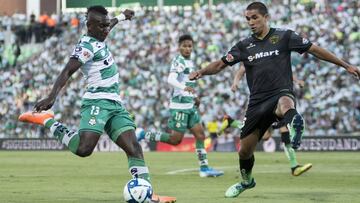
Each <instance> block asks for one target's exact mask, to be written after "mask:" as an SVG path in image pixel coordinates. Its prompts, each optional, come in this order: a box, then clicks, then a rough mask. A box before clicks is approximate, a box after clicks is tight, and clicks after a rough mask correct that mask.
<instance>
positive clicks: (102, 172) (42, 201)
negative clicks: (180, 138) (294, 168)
mask: <svg viewBox="0 0 360 203" xmlns="http://www.w3.org/2000/svg"><path fill="white" fill-rule="evenodd" d="M297 156H298V160H299V161H300V162H301V163H305V162H306V163H307V162H311V163H313V168H312V169H311V170H310V171H309V172H307V173H305V174H303V175H302V176H299V177H293V176H291V175H290V169H289V164H288V162H287V160H286V157H285V155H284V153H260V152H258V153H256V154H255V160H256V161H255V168H254V171H253V174H254V177H255V179H256V181H257V186H256V187H255V188H254V189H251V190H248V191H245V192H244V193H243V194H241V195H240V196H239V197H238V198H235V199H226V198H224V192H225V190H226V188H227V187H228V186H230V185H232V184H234V183H235V182H236V181H238V180H239V177H238V174H239V173H238V172H237V168H238V157H237V154H236V153H235V152H234V153H209V162H210V165H211V166H213V167H215V168H218V169H222V170H224V171H225V175H224V176H222V177H218V178H200V177H199V176H198V172H197V171H196V169H197V165H198V163H197V160H196V156H195V153H175V152H173V153H156V152H148V153H145V158H146V161H147V163H148V166H149V168H150V171H151V174H152V184H153V187H154V190H155V192H156V193H158V194H159V195H171V196H176V197H177V199H178V201H177V202H179V203H235V202H237V203H238V202H241V203H245V202H249V203H250V202H251V203H255V202H261V203H263V202H264V203H266V202H276V203H289V202H295V203H303V202H316V203H318V202H324V203H329V202H341V203H343V202H349V203H354V202H360V153H358V152H351V153H350V152H344V153H335V152H328V153H325V152H322V153H310V152H306V153H298V154H297ZM129 179H130V175H129V173H128V170H127V161H126V157H125V154H124V153H122V152H117V153H115V152H114V153H94V154H93V155H91V156H90V157H89V158H78V157H76V156H74V155H72V154H71V153H70V152H6V151H2V152H0V202H1V203H20V202H21V203H22V202H26V203H95V202H97V203H100V202H101V203H104V202H105V203H118V202H123V197H122V191H123V186H124V185H125V183H126V182H127V181H128V180H129Z"/></svg>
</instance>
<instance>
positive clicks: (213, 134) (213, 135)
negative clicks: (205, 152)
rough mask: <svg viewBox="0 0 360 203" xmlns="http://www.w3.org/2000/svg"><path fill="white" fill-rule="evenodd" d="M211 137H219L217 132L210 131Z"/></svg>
mask: <svg viewBox="0 0 360 203" xmlns="http://www.w3.org/2000/svg"><path fill="white" fill-rule="evenodd" d="M210 137H211V139H216V138H217V137H218V135H217V133H210Z"/></svg>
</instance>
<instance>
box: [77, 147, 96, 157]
mask: <svg viewBox="0 0 360 203" xmlns="http://www.w3.org/2000/svg"><path fill="white" fill-rule="evenodd" d="M92 152H93V149H89V148H81V147H79V149H78V150H77V151H76V154H77V155H78V156H80V157H88V156H90V155H91V154H92Z"/></svg>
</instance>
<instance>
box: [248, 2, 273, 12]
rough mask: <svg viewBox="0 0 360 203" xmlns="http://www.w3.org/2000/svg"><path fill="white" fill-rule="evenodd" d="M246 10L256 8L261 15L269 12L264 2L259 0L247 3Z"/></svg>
mask: <svg viewBox="0 0 360 203" xmlns="http://www.w3.org/2000/svg"><path fill="white" fill-rule="evenodd" d="M246 10H258V11H259V13H260V14H261V15H263V16H264V15H267V14H269V13H268V9H267V7H266V6H265V4H263V3H262V2H259V1H255V2H252V3H251V4H249V5H248V6H247V7H246Z"/></svg>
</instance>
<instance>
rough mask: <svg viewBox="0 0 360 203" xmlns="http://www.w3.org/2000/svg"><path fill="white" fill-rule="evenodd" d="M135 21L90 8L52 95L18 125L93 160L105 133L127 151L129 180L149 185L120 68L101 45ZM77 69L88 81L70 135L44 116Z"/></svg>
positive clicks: (125, 15)
mask: <svg viewBox="0 0 360 203" xmlns="http://www.w3.org/2000/svg"><path fill="white" fill-rule="evenodd" d="M133 16H134V11H132V10H125V11H124V12H123V13H122V14H120V15H119V16H117V17H115V18H113V19H109V16H108V11H107V10H106V9H105V8H104V7H103V6H92V7H89V8H88V10H87V22H86V26H87V29H88V32H87V34H86V35H83V36H82V37H81V38H80V40H79V42H78V44H77V45H76V47H75V49H74V51H73V53H72V55H71V56H70V59H69V61H68V63H67V64H66V66H65V68H64V69H63V70H62V72H61V73H60V75H59V76H58V78H57V79H56V81H55V84H54V86H53V88H52V90H51V92H50V94H49V95H48V96H47V97H46V98H45V99H42V100H41V101H39V102H37V103H36V104H35V107H34V110H35V111H36V112H26V113H24V114H21V115H20V117H19V120H20V121H23V122H29V123H35V124H39V125H43V126H44V127H45V128H48V129H50V131H51V133H52V134H53V135H54V136H55V137H56V138H57V139H58V140H59V141H61V142H62V143H63V144H65V145H66V146H67V147H68V148H69V150H70V151H71V152H72V153H74V154H75V155H78V156H80V157H87V156H90V155H91V153H92V152H93V150H94V148H95V146H96V144H97V142H98V140H99V138H100V136H101V134H102V133H103V132H104V130H105V132H106V133H107V134H108V135H109V137H110V138H111V140H113V141H114V142H115V143H116V144H117V145H118V146H119V147H120V148H122V149H123V150H124V151H125V153H126V155H127V158H128V166H129V172H130V173H131V175H132V176H133V177H140V178H144V179H146V180H148V181H150V176H149V169H148V167H147V166H146V164H145V161H144V156H143V152H142V149H141V146H140V144H139V143H138V142H137V140H136V136H135V128H136V127H135V124H134V122H133V120H132V119H131V118H130V115H129V112H128V111H127V110H126V109H125V108H124V106H123V104H122V103H121V100H120V97H119V84H120V82H119V73H118V67H117V66H116V63H115V62H114V59H113V56H112V54H111V52H110V51H109V49H108V47H107V45H106V44H105V42H104V41H105V39H106V37H107V35H108V34H109V32H110V30H111V29H112V28H113V27H114V26H115V25H116V24H117V23H118V22H119V21H122V20H131V18H132V17H133ZM80 68H81V71H82V72H83V73H84V76H85V78H86V82H87V89H86V92H85V94H84V95H83V97H82V105H81V120H80V127H79V130H78V131H71V130H70V129H68V128H67V127H66V126H65V125H63V124H62V123H60V122H57V121H56V120H54V118H53V117H54V115H53V114H52V113H49V112H43V111H44V110H48V109H50V108H51V107H52V106H53V104H54V102H55V100H56V97H57V95H58V93H59V92H60V90H61V89H62V88H63V87H64V86H65V84H66V82H67V81H68V79H69V78H70V77H71V76H72V75H73V73H75V72H76V71H78V70H79V69H80ZM161 198H162V197H161ZM153 199H154V202H158V201H159V197H158V196H157V195H154V197H153ZM174 201H176V199H175V198H171V197H166V199H162V200H161V202H174Z"/></svg>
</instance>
